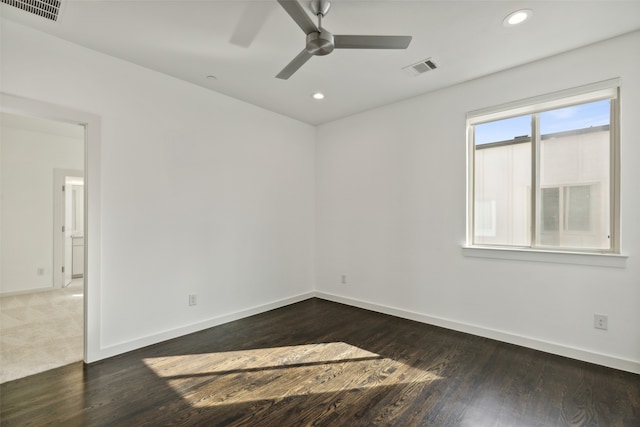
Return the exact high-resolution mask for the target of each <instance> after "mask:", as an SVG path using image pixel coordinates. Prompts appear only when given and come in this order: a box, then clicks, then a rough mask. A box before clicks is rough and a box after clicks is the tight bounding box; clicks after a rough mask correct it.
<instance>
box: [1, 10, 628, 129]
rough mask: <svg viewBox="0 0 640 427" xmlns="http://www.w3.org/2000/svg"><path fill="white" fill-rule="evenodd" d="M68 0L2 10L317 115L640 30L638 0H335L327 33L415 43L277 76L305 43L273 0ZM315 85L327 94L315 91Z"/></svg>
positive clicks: (251, 97)
mask: <svg viewBox="0 0 640 427" xmlns="http://www.w3.org/2000/svg"><path fill="white" fill-rule="evenodd" d="M62 2H63V6H62V10H61V14H60V19H59V20H58V22H51V21H47V20H45V19H43V18H40V17H37V16H34V15H30V14H28V13H26V12H23V11H21V10H18V9H15V8H13V7H11V6H8V5H5V4H2V9H1V11H0V12H1V13H2V17H3V18H5V19H9V20H12V21H16V22H19V23H22V24H24V25H27V26H30V27H33V28H36V29H39V30H41V31H45V32H47V33H49V34H52V35H55V36H58V37H61V38H63V39H66V40H69V41H72V42H74V43H77V44H79V45H83V46H86V47H89V48H91V49H95V50H97V51H101V52H104V53H107V54H109V55H112V56H115V57H119V58H122V59H125V60H127V61H130V62H133V63H136V64H139V65H142V66H144V67H147V68H151V69H154V70H157V71H160V72H162V73H165V74H169V75H171V76H174V77H177V78H179V79H183V80H186V81H189V82H192V83H193V84H196V85H199V86H202V87H205V88H208V89H211V90H214V91H217V92H221V93H224V94H227V95H229V96H232V97H234V98H237V99H241V100H244V101H247V102H249V103H252V104H255V105H258V106H261V107H264V108H266V109H269V110H272V111H275V112H278V113H281V114H284V115H286V116H289V117H293V118H296V119H299V120H302V121H304V122H307V123H311V124H320V123H324V122H327V121H330V120H333V119H336V118H340V117H344V116H348V115H351V114H354V113H357V112H360V111H364V110H368V109H371V108H374V107H378V106H381V105H384V104H388V103H391V102H394V101H397V100H400V99H405V98H409V97H412V96H416V95H419V94H422V93H425V92H429V91H432V90H435V89H438V88H442V87H445V86H449V85H452V84H455V83H459V82H462V81H466V80H470V79H474V78H477V77H480V76H483V75H487V74H490V73H494V72H496V71H499V70H504V69H507V68H511V67H514V66H517V65H520V64H524V63H527V62H531V61H534V60H537V59H540V58H544V57H547V56H550V55H554V54H557V53H560V52H564V51H567V50H570V49H574V48H576V47H580V46H584V45H588V44H591V43H594V42H597V41H600V40H604V39H607V38H611V37H614V36H617V35H621V34H624V33H628V32H631V31H634V30H638V29H640V0H635V1H633V0H632V1H616V0H600V1H576V0H574V1H482V0H475V1H455V0H448V1H425V0H422V1H420V0H412V1H403V0H386V1H367V0H361V1H350V0H335V1H334V2H333V3H332V7H331V10H330V12H329V14H328V16H327V17H326V18H325V19H324V20H323V26H324V27H325V28H327V29H328V30H330V31H331V32H332V33H334V34H380V35H412V36H413V41H412V42H411V45H410V46H409V48H408V49H406V50H344V49H343V50H335V51H334V52H333V53H331V54H330V55H328V56H324V57H313V58H311V59H310V60H309V61H308V62H307V63H306V64H305V65H304V66H303V67H302V68H301V69H300V70H299V71H298V72H297V73H296V74H294V75H293V76H292V77H291V78H290V79H289V80H280V79H276V78H275V75H276V74H277V73H278V72H279V71H280V70H281V69H282V68H283V67H284V66H285V65H287V64H288V63H289V61H291V59H293V57H294V56H295V55H297V54H298V52H300V51H301V50H302V49H303V48H304V41H305V36H304V34H303V32H302V31H301V30H300V28H299V27H298V26H297V25H296V24H295V23H294V21H293V20H292V19H291V18H290V17H289V15H288V14H287V13H286V12H285V11H284V10H283V9H282V8H281V7H280V5H279V4H278V3H277V2H276V1H275V0H262V1H240V0H233V1H219V0H197V1H191V0H174V1H154V0H142V1H127V0H124V1H123V0H110V1H101V0H62ZM301 3H302V4H303V5H304V6H305V7H307V6H308V2H307V1H302V2H301ZM521 8H529V9H532V10H533V18H532V19H531V20H530V21H527V22H526V23H524V24H522V25H521V26H517V27H512V28H506V27H504V26H503V25H502V21H503V19H504V17H505V16H506V15H508V14H509V13H510V12H513V11H514V10H517V9H521ZM629 54H636V55H637V54H638V52H633V53H632V52H630V53H629ZM428 57H431V58H432V59H433V60H434V61H435V62H436V63H437V64H438V66H439V68H438V69H437V70H434V71H430V72H427V73H425V74H422V75H419V76H417V77H410V76H408V75H407V74H406V73H405V72H403V71H402V70H401V69H402V67H404V66H407V65H410V64H413V63H415V62H418V61H420V60H423V59H426V58H428ZM594 61H597V58H594ZM208 75H214V76H216V77H217V78H216V79H207V76H208ZM316 91H322V92H324V93H325V95H326V98H325V99H324V100H322V101H316V100H314V99H312V98H311V94H312V93H313V92H316Z"/></svg>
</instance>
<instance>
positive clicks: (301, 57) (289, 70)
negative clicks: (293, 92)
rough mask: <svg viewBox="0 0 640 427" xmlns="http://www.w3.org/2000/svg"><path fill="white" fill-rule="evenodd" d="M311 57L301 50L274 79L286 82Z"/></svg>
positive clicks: (304, 50)
mask: <svg viewBox="0 0 640 427" xmlns="http://www.w3.org/2000/svg"><path fill="white" fill-rule="evenodd" d="M312 56H313V55H311V54H310V53H309V52H307V50H306V49H303V50H302V52H300V53H299V54H298V56H296V57H295V58H293V61H291V62H289V64H287V66H286V67H284V68H283V69H282V71H280V72H279V73H278V75H277V76H276V78H279V79H282V80H287V79H288V78H289V77H291V76H292V75H293V73H295V72H296V71H298V69H299V68H300V67H302V66H303V65H304V63H305V62H307V61H308V60H309V58H311V57H312Z"/></svg>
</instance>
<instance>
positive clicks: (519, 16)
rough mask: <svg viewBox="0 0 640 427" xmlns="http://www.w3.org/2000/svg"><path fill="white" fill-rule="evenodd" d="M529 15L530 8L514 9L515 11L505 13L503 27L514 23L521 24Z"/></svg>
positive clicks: (530, 12)
mask: <svg viewBox="0 0 640 427" xmlns="http://www.w3.org/2000/svg"><path fill="white" fill-rule="evenodd" d="M531 15H533V11H532V10H531V9H521V10H516V11H515V12H512V13H510V14H509V15H507V17H506V18H504V21H502V23H503V24H504V26H505V27H512V26H514V25H518V24H522V23H523V22H524V21H526V20H527V19H529V18H531Z"/></svg>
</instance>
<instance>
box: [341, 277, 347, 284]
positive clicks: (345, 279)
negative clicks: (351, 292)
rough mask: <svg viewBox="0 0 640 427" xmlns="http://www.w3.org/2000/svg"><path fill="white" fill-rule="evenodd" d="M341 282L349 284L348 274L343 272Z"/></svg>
mask: <svg viewBox="0 0 640 427" xmlns="http://www.w3.org/2000/svg"><path fill="white" fill-rule="evenodd" d="M340 283H342V284H343V285H346V284H347V275H346V274H343V275H342V276H341V277H340Z"/></svg>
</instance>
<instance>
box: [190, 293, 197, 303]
mask: <svg viewBox="0 0 640 427" xmlns="http://www.w3.org/2000/svg"><path fill="white" fill-rule="evenodd" d="M196 304H198V296H197V295H196V294H190V295H189V305H196Z"/></svg>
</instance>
